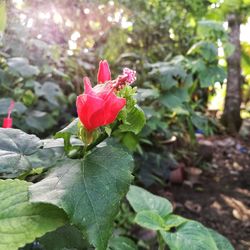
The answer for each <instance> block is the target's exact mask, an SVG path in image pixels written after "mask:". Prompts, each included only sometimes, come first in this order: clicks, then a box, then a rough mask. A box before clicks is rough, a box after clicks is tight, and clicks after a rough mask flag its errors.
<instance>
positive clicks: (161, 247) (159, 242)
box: [157, 232, 165, 250]
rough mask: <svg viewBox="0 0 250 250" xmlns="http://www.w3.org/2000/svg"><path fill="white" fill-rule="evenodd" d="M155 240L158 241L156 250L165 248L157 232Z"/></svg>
mask: <svg viewBox="0 0 250 250" xmlns="http://www.w3.org/2000/svg"><path fill="white" fill-rule="evenodd" d="M157 239H158V244H159V247H158V250H164V248H165V243H164V241H163V240H162V237H161V235H160V233H159V232H157Z"/></svg>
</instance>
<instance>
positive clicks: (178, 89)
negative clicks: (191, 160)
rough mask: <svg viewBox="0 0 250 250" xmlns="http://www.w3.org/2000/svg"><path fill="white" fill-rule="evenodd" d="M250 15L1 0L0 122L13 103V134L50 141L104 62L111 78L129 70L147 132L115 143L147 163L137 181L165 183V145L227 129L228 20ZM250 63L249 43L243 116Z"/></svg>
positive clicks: (217, 2) (216, 9) (136, 4)
mask: <svg viewBox="0 0 250 250" xmlns="http://www.w3.org/2000/svg"><path fill="white" fill-rule="evenodd" d="M248 8H249V1H248V0H233V1H230V0H224V1H222V0H202V1H201V0H182V1H172V0H165V1H161V0H148V1H145V0H136V1H129V0H120V1H105V0H99V1H97V0H93V1H87V0H70V1H69V0H60V1H59V0H54V1H42V0H9V1H6V2H5V1H4V0H1V2H0V31H1V40H0V46H1V47H0V117H1V118H3V117H4V116H6V113H7V108H8V106H9V103H10V100H11V99H13V100H14V101H15V102H16V105H15V109H14V113H13V117H14V126H15V127H17V128H20V129H22V130H24V131H27V132H32V133H35V134H38V135H39V136H40V137H43V138H45V137H48V136H50V135H52V134H53V133H55V132H56V131H58V129H60V128H62V127H63V126H64V125H65V124H67V123H69V122H70V121H71V120H72V117H75V116H76V109H75V100H76V96H77V95H79V94H81V93H82V92H83V84H82V78H83V76H85V75H88V76H89V77H91V79H93V80H94V79H96V74H97V66H98V62H99V60H100V59H107V60H108V61H109V63H110V67H111V70H112V75H113V76H116V75H117V74H119V73H121V70H122V68H123V67H130V68H132V69H135V70H136V71H137V74H138V78H137V82H136V85H137V87H138V96H137V97H138V102H139V104H140V105H141V106H142V108H143V110H144V111H145V114H146V117H147V124H146V126H145V128H144V129H143V131H142V132H141V133H140V134H139V135H134V134H132V133H124V134H119V135H117V138H118V140H120V141H121V142H122V143H123V144H124V145H125V146H126V147H127V148H128V149H129V150H130V151H132V152H135V153H136V157H137V158H138V159H140V160H142V162H144V164H143V166H142V167H140V168H139V170H138V171H139V172H140V174H139V177H140V176H141V178H140V179H141V181H143V182H147V184H151V183H153V182H154V181H155V180H156V181H159V182H161V181H162V179H163V180H164V179H165V177H166V178H168V172H169V168H172V167H174V166H175V165H176V159H175V157H174V156H173V155H172V154H171V150H166V145H169V144H171V143H172V142H173V141H176V140H177V141H178V140H179V139H181V141H182V143H183V145H194V144H195V134H196V133H202V134H205V135H211V134H213V133H214V132H222V131H223V129H222V127H221V125H220V123H219V122H218V119H217V118H219V116H220V114H221V112H222V108H223V99H224V97H225V83H226V78H227V74H226V72H227V71H226V70H227V68H226V67H227V65H226V57H228V56H229V55H231V54H232V52H233V51H234V46H232V45H231V44H230V42H229V39H228V29H227V22H226V16H227V14H228V13H229V12H230V11H234V12H239V13H240V14H241V15H242V17H243V18H242V24H244V23H247V20H248V16H247V13H248V12H247V10H248ZM247 27H248V28H249V26H247ZM243 40H244V39H243ZM249 55H250V45H249V39H248V40H244V41H243V42H242V69H243V70H242V73H243V77H244V85H243V88H242V90H243V103H242V105H243V110H242V114H243V116H244V117H249V112H248V110H249V109H250V105H249V100H250V71H249V65H250V59H249V58H250V57H249ZM1 118H0V119H1ZM166 151H167V152H166ZM148 159H150V160H148ZM152 161H153V162H152ZM138 162H140V161H138ZM152 164H153V165H154V166H157V167H156V168H155V169H152V167H150V166H152ZM147 165H148V166H147ZM166 166H167V167H166Z"/></svg>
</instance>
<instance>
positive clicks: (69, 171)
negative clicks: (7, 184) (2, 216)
mask: <svg viewBox="0 0 250 250" xmlns="http://www.w3.org/2000/svg"><path fill="white" fill-rule="evenodd" d="M104 158H105V161H103V159H104ZM132 165H133V164H132V158H131V157H130V156H129V155H128V154H127V153H125V152H123V151H121V150H118V149H115V148H112V147H104V148H99V149H96V150H94V151H93V152H92V153H90V154H89V155H88V156H86V158H85V159H84V160H70V159H69V160H66V161H63V162H59V163H58V164H57V166H56V167H55V168H54V169H53V170H52V171H51V172H50V174H49V175H48V176H47V177H46V178H45V179H43V180H42V181H40V182H38V183H36V184H34V185H32V186H31V187H30V195H31V201H32V202H35V203H36V202H39V203H40V202H44V203H50V204H54V205H57V206H58V207H60V208H62V209H64V211H65V212H66V213H67V214H68V216H69V219H70V221H71V222H72V223H74V224H75V225H77V226H78V227H79V228H80V229H81V231H82V232H83V233H84V234H85V235H86V236H87V237H88V240H89V242H90V243H91V244H93V245H94V246H95V247H96V248H97V249H104V250H105V249H106V247H107V244H108V240H109V237H110V236H111V234H112V228H113V220H114V217H115V215H116V214H117V212H118V207H119V202H120V200H121V199H122V197H123V196H124V195H125V194H126V192H127V190H128V187H129V184H130V181H131V180H132V175H131V170H132ZM81 207H84V209H80V208H81Z"/></svg>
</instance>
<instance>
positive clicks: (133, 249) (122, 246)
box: [109, 236, 138, 250]
mask: <svg viewBox="0 0 250 250" xmlns="http://www.w3.org/2000/svg"><path fill="white" fill-rule="evenodd" d="M109 248H111V249H112V250H137V249H138V248H137V246H136V244H135V243H134V242H133V241H132V240H131V239H129V238H127V237H124V236H118V237H113V238H111V239H110V241H109Z"/></svg>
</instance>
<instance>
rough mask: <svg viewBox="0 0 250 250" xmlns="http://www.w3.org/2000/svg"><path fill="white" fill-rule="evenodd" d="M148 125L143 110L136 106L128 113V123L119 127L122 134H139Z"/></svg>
mask: <svg viewBox="0 0 250 250" xmlns="http://www.w3.org/2000/svg"><path fill="white" fill-rule="evenodd" d="M145 123H146V118H145V115H144V112H143V110H142V109H141V108H140V107H139V106H138V105H135V106H134V107H133V108H132V110H131V111H130V112H129V113H128V115H127V119H126V123H125V124H122V125H120V126H119V129H120V130H121V131H122V132H133V133H135V134H138V133H139V132H140V131H141V130H142V128H143V127H144V125H145Z"/></svg>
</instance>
